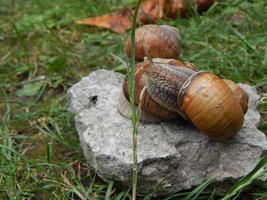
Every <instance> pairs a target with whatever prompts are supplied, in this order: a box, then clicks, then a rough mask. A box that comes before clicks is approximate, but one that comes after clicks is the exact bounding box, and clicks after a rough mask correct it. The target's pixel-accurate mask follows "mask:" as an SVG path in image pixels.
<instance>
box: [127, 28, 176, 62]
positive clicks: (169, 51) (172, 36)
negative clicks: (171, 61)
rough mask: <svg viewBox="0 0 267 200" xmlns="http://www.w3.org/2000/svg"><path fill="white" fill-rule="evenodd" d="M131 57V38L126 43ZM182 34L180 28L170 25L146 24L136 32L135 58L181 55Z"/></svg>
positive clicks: (174, 56)
mask: <svg viewBox="0 0 267 200" xmlns="http://www.w3.org/2000/svg"><path fill="white" fill-rule="evenodd" d="M125 49H126V54H127V55H128V57H130V53H131V38H130V37H128V39H127V40H126V43H125ZM180 51H181V48H180V34H179V31H178V29H176V28H175V27H172V26H168V25H161V26H158V25H144V26H141V27H139V28H138V29H136V32H135V60H136V61H143V60H144V57H149V58H178V57H179V55H180Z"/></svg>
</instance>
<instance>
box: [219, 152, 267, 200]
mask: <svg viewBox="0 0 267 200" xmlns="http://www.w3.org/2000/svg"><path fill="white" fill-rule="evenodd" d="M266 164H267V155H265V156H264V157H263V159H262V160H260V161H259V162H258V163H257V165H256V167H255V168H254V169H253V170H252V171H251V172H250V173H248V174H247V175H246V176H245V177H243V178H242V179H241V180H240V181H238V182H237V183H236V184H235V185H234V186H233V187H232V188H231V189H230V190H229V191H228V193H227V194H226V195H225V196H224V197H223V198H222V200H228V199H232V198H233V197H234V196H235V195H237V194H238V193H239V192H240V191H242V190H243V189H244V188H245V187H247V186H248V185H250V184H251V183H252V182H253V181H254V180H255V179H257V178H259V177H260V176H262V175H264V174H266V173H267V171H266V170H265V171H264V172H261V173H260V172H259V171H260V170H261V169H262V168H263V167H264V166H265V165H266Z"/></svg>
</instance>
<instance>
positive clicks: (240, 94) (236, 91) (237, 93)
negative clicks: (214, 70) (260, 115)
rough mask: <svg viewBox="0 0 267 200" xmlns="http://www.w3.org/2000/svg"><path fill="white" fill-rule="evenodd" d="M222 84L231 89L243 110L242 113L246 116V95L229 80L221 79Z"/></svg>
mask: <svg viewBox="0 0 267 200" xmlns="http://www.w3.org/2000/svg"><path fill="white" fill-rule="evenodd" d="M223 80H224V82H225V83H226V84H227V85H228V86H229V87H230V88H231V90H232V91H233V93H234V95H235V97H236V98H237V99H238V102H239V104H240V106H241V108H242V110H243V113H244V114H246V112H247V110H248V95H247V93H246V92H245V91H244V90H243V89H242V88H241V87H239V86H238V85H237V84H236V83H235V82H234V81H231V80H229V79H223Z"/></svg>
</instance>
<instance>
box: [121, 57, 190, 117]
mask: <svg viewBox="0 0 267 200" xmlns="http://www.w3.org/2000/svg"><path fill="white" fill-rule="evenodd" d="M161 65H164V66H165V67H164V68H163V69H165V68H166V70H174V69H175V68H180V71H179V73H180V75H179V76H178V75H176V76H177V77H178V78H182V79H183V80H181V81H180V84H182V83H183V82H184V81H185V80H186V79H187V78H188V77H189V76H190V75H191V74H193V73H194V72H195V69H193V65H192V64H188V63H184V62H182V61H180V60H174V59H159V58H157V59H153V60H152V61H148V60H147V61H144V62H142V63H139V64H137V65H136V70H135V104H136V105H138V104H139V103H141V108H142V113H141V121H146V122H156V121H166V120H172V119H176V118H179V117H180V116H179V115H178V112H179V111H177V109H176V108H168V106H167V107H164V106H162V105H161V104H159V103H158V102H156V101H155V100H154V99H153V98H151V96H150V95H149V94H148V92H147V88H146V84H147V78H146V76H145V73H146V74H150V75H151V74H154V75H155V73H156V71H157V70H159V69H161V68H162V67H161ZM166 81H167V80H166ZM177 92H178V91H177ZM141 94H142V97H141ZM123 95H124V98H126V100H127V102H129V96H130V95H129V89H128V80H127V78H126V79H125V81H124V83H123ZM140 100H141V101H140ZM120 101H121V102H122V103H121V102H120V103H119V111H120V113H121V114H122V115H124V116H125V117H127V118H129V117H130V114H129V112H130V110H129V109H128V108H125V107H124V106H126V105H125V104H127V103H125V100H124V99H123V97H120ZM173 101H176V99H174V100H173ZM149 113H150V114H151V116H149Z"/></svg>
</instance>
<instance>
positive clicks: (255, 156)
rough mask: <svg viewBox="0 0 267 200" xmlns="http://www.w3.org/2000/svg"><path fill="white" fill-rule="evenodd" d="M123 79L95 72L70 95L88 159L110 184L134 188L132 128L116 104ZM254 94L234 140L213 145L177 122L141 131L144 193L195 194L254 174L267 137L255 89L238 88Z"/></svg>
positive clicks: (140, 169) (143, 127) (140, 171)
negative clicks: (211, 182) (207, 183)
mask: <svg viewBox="0 0 267 200" xmlns="http://www.w3.org/2000/svg"><path fill="white" fill-rule="evenodd" d="M123 79H124V75H122V74H119V73H114V72H112V71H107V70H98V71H95V72H92V73H91V74H90V75H89V76H87V77H85V78H83V79H82V80H81V81H80V82H78V83H77V84H75V85H74V86H72V87H71V88H70V89H69V90H68V96H69V101H70V111H72V112H73V113H74V114H75V123H76V129H77V131H78V134H79V137H80V141H81V145H82V148H83V150H84V154H85V157H86V158H87V160H88V161H89V163H90V165H91V167H93V168H94V169H95V170H96V172H97V174H98V175H99V176H100V177H101V178H102V179H103V180H105V181H109V180H113V181H117V183H119V184H120V185H122V186H125V187H129V186H130V185H131V162H132V127H131V121H130V120H129V119H126V118H124V117H122V116H121V115H120V113H119V112H118V109H117V102H118V98H119V94H120V92H121V86H122V82H123ZM239 85H240V86H241V87H242V88H243V89H245V91H246V92H247V93H248V95H249V109H248V112H247V114H246V116H245V122H244V125H243V128H242V129H241V130H240V131H239V133H238V134H237V135H236V136H235V137H234V138H233V139H231V140H228V141H225V142H218V141H214V140H212V139H210V138H208V137H207V136H205V135H203V134H201V133H200V132H199V131H198V130H197V129H196V128H195V127H194V126H193V125H192V124H191V123H189V122H186V121H181V120H177V121H173V122H161V123H146V124H144V123H140V124H139V126H138V175H139V178H138V185H139V192H142V193H146V192H151V190H153V189H155V188H156V187H158V189H157V193H159V194H161V193H171V192H177V191H181V190H185V189H190V188H192V187H194V186H197V185H199V184H200V183H201V182H202V181H204V180H205V179H207V178H209V177H211V176H213V177H215V179H216V182H217V183H218V185H221V186H222V185H225V184H227V183H228V182H229V181H234V180H236V179H238V178H240V177H242V176H244V175H246V174H247V173H248V172H249V171H251V170H252V169H253V168H254V167H255V164H256V163H257V162H258V161H259V160H260V158H261V156H262V155H263V154H266V152H267V151H266V150H267V140H266V136H265V135H264V134H263V133H262V132H261V131H259V130H258V129H257V125H258V123H259V121H260V114H259V112H258V111H257V109H256V105H257V104H258V99H259V96H258V95H257V93H256V90H255V88H253V87H251V86H248V85H245V84H239Z"/></svg>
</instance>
